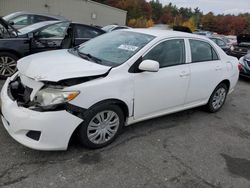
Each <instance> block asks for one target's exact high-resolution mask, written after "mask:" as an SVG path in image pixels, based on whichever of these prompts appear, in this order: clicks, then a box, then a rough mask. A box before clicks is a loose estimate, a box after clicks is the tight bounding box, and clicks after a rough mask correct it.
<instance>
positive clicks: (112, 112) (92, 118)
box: [78, 104, 124, 149]
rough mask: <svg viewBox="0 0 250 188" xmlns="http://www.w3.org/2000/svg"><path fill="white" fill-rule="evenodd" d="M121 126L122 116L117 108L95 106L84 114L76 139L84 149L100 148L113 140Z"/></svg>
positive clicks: (107, 105) (112, 106) (113, 106)
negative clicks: (77, 138)
mask: <svg viewBox="0 0 250 188" xmlns="http://www.w3.org/2000/svg"><path fill="white" fill-rule="evenodd" d="M123 125H124V114H123V112H122V110H121V109H120V108H119V107H118V106H116V105H111V104H106V105H101V106H96V107H94V108H92V109H90V110H89V111H88V112H87V113H85V116H84V122H83V123H82V124H81V125H80V128H79V132H78V137H79V140H80V142H81V144H82V145H83V146H85V147H88V148H92V149H95V148H101V147H104V146H106V145H108V144H110V143H111V142H113V141H114V140H115V138H116V137H117V136H118V134H119V132H120V130H121V128H122V127H123Z"/></svg>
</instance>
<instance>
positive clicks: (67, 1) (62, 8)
mask: <svg viewBox="0 0 250 188" xmlns="http://www.w3.org/2000/svg"><path fill="white" fill-rule="evenodd" d="M18 11H31V12H35V13H46V14H52V15H61V16H63V17H65V18H67V19H69V20H72V21H74V22H79V23H84V24H89V25H91V24H92V25H100V26H104V25H109V24H119V25H125V24H126V17H127V11H124V10H121V9H118V8H114V7H111V6H107V5H104V4H100V3H97V2H94V1H90V0H0V16H5V15H7V14H10V13H12V12H18Z"/></svg>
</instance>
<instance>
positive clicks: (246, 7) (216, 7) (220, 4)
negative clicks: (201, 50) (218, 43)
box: [160, 0, 250, 14]
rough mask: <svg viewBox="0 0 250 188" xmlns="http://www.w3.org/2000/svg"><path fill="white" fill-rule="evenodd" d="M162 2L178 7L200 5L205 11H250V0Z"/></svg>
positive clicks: (218, 12) (226, 12)
mask: <svg viewBox="0 0 250 188" xmlns="http://www.w3.org/2000/svg"><path fill="white" fill-rule="evenodd" d="M160 2H161V3H162V4H164V5H165V4H168V3H170V2H171V3H172V4H174V5H176V6H177V7H191V8H195V7H199V8H200V9H201V10H202V11H203V12H204V13H207V12H209V11H212V12H214V13H215V14H222V13H224V14H228V13H230V14H238V13H241V12H249V13H250V0H160Z"/></svg>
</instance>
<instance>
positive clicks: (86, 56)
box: [76, 49, 102, 64]
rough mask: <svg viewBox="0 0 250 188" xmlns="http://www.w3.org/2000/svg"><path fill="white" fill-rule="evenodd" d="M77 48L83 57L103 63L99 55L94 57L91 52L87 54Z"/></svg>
mask: <svg viewBox="0 0 250 188" xmlns="http://www.w3.org/2000/svg"><path fill="white" fill-rule="evenodd" d="M76 50H77V53H78V55H79V56H80V57H81V58H83V59H87V60H89V61H94V62H95V63H98V64H100V63H102V60H101V59H99V58H97V57H94V56H92V55H91V54H85V53H83V52H80V51H79V49H76Z"/></svg>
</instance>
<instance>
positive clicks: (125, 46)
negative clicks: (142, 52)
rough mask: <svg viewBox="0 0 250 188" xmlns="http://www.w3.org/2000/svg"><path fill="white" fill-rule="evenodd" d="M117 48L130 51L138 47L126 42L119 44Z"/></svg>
mask: <svg viewBox="0 0 250 188" xmlns="http://www.w3.org/2000/svg"><path fill="white" fill-rule="evenodd" d="M118 48H119V49H122V50H127V51H131V52H134V51H136V50H137V49H138V47H137V46H132V45H127V44H121V45H120V46H119V47H118Z"/></svg>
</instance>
